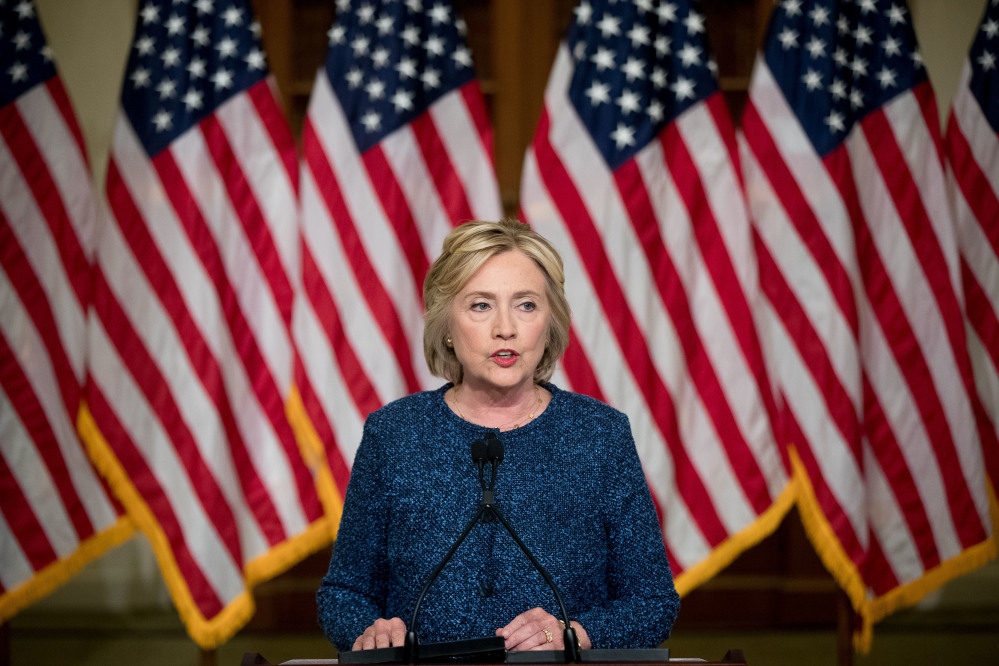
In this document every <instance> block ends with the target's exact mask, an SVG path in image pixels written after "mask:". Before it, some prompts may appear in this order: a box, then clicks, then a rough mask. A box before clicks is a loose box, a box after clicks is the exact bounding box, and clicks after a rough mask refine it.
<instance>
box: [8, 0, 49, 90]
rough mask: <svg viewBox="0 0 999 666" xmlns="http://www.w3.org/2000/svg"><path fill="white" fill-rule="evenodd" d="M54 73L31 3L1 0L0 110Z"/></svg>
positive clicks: (23, 0) (26, 0)
mask: <svg viewBox="0 0 999 666" xmlns="http://www.w3.org/2000/svg"><path fill="white" fill-rule="evenodd" d="M55 73H56V71H55V65H53V64H52V56H51V53H50V52H49V48H48V46H47V45H46V43H45V35H44V34H43V33H42V26H41V25H40V24H39V23H38V16H37V14H36V12H35V5H34V3H33V2H30V1H29V0H0V107H4V106H7V105H8V104H10V103H11V102H13V101H14V100H15V99H17V98H18V97H20V96H21V95H23V94H24V93H25V92H27V91H28V90H30V89H31V88H33V87H34V86H36V85H37V84H39V83H41V82H42V81H47V80H48V79H50V78H52V77H53V76H55Z"/></svg>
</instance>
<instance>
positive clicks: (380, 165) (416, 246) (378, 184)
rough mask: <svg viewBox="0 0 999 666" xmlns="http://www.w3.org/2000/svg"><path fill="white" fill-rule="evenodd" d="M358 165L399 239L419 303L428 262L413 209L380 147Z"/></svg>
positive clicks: (368, 152)
mask: <svg viewBox="0 0 999 666" xmlns="http://www.w3.org/2000/svg"><path fill="white" fill-rule="evenodd" d="M361 161H362V162H363V163H364V168H365V170H366V171H367V172H368V180H369V182H370V183H371V186H372V188H373V189H374V191H375V195H376V197H377V199H378V203H379V205H380V206H381V207H382V210H383V211H384V213H385V219H386V220H388V222H389V224H391V225H392V230H393V231H394V232H395V235H396V238H398V239H399V240H398V246H399V249H400V250H402V252H403V255H404V256H405V257H406V263H407V264H408V265H409V272H410V273H411V274H412V275H413V284H414V285H415V286H416V295H415V297H416V298H417V299H419V298H420V293H419V285H422V284H423V276H424V275H426V274H427V270H429V268H430V261H429V260H428V259H427V253H426V250H425V249H424V248H423V241H422V240H421V239H420V230H419V229H417V227H416V220H415V219H414V218H413V209H412V208H410V206H409V202H408V201H406V195H405V193H404V192H403V191H402V187H400V186H399V181H398V180H397V179H396V176H395V172H394V171H393V170H392V167H391V166H390V165H389V162H388V159H387V158H386V157H385V151H384V150H383V149H382V144H376V145H374V146H372V147H371V148H369V149H368V150H367V152H365V153H364V155H362V156H361Z"/></svg>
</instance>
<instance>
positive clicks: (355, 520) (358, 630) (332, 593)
mask: <svg viewBox="0 0 999 666" xmlns="http://www.w3.org/2000/svg"><path fill="white" fill-rule="evenodd" d="M379 450H380V438H379V436H378V432H377V427H376V426H375V425H374V417H369V418H368V420H367V421H366V422H365V424H364V435H363V437H362V438H361V444H360V446H359V447H358V449H357V454H356V456H355V457H354V464H353V466H352V468H351V473H350V482H349V483H348V485H347V493H346V496H345V498H344V504H343V515H342V516H341V519H340V527H339V530H338V532H337V538H336V542H335V543H334V544H333V555H332V557H331V558H330V566H329V570H328V571H327V573H326V575H325V576H324V577H323V580H322V582H321V583H320V586H319V591H318V592H317V593H316V605H317V607H318V614H319V624H320V626H321V627H322V628H323V631H324V632H325V633H326V637H327V638H329V640H330V642H331V643H333V645H335V646H336V648H337V649H338V650H340V651H342V652H348V651H350V649H351V648H352V647H353V644H354V641H355V640H356V639H357V637H358V636H360V635H361V634H362V633H363V632H364V630H365V629H366V628H368V627H369V626H371V624H372V623H373V622H374V621H375V620H377V619H378V618H380V617H383V614H384V612H385V598H386V588H387V581H388V570H387V564H386V561H385V553H386V545H385V541H386V526H387V522H388V507H387V501H386V497H385V493H384V487H383V486H382V484H381V480H380V478H379V464H378V459H379Z"/></svg>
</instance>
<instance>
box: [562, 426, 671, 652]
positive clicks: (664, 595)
mask: <svg viewBox="0 0 999 666" xmlns="http://www.w3.org/2000/svg"><path fill="white" fill-rule="evenodd" d="M617 416H618V417H619V418H616V419H614V421H613V426H612V427H611V428H610V429H609V432H608V436H607V439H606V440H605V444H606V445H607V447H608V451H607V455H606V457H605V460H606V462H607V466H606V468H605V470H604V476H605V478H606V485H605V488H604V494H603V497H604V498H605V500H604V501H605V506H604V511H605V513H604V525H605V529H606V534H607V548H608V555H607V557H608V562H607V587H608V600H607V601H606V603H603V604H601V605H596V606H593V607H591V608H589V609H586V610H584V611H582V612H580V613H579V614H578V615H577V617H575V618H574V619H576V620H577V621H578V622H579V623H580V624H581V625H582V626H583V628H584V629H586V632H587V635H588V636H589V637H590V641H591V643H592V644H593V647H595V648H652V647H657V646H659V645H660V644H661V643H662V642H663V641H665V640H666V639H667V638H669V634H670V630H671V629H672V627H673V622H674V621H675V620H676V616H677V613H678V612H679V610H680V597H679V595H678V594H677V592H676V588H675V586H674V585H673V576H672V573H671V572H670V566H669V561H668V559H667V556H666V547H665V545H664V544H663V537H662V531H661V529H660V526H659V519H658V517H657V516H656V510H655V506H654V504H653V503H652V496H651V494H650V492H649V487H648V484H647V482H646V480H645V474H644V472H643V470H642V464H641V462H640V460H639V458H638V452H637V450H636V448H635V441H634V438H633V437H632V434H631V426H630V425H629V423H628V418H627V417H626V416H624V415H623V414H620V413H618V414H617Z"/></svg>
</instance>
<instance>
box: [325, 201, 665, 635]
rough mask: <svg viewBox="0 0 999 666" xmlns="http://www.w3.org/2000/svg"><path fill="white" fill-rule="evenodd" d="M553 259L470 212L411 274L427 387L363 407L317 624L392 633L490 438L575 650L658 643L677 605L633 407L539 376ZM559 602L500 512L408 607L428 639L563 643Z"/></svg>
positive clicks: (466, 500) (555, 302) (563, 337)
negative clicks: (568, 622)
mask: <svg viewBox="0 0 999 666" xmlns="http://www.w3.org/2000/svg"><path fill="white" fill-rule="evenodd" d="M564 281H565V279H564V275H563V268H562V260H561V258H560V257H559V255H558V253H557V252H556V251H555V250H554V248H553V247H552V246H551V245H550V244H549V243H548V241H546V240H545V239H544V238H542V237H541V236H540V235H538V234H537V233H536V232H534V231H532V230H531V229H530V228H529V227H528V226H527V225H525V224H522V223H520V222H517V221H503V222H468V223H466V224H462V225H460V226H458V227H457V228H455V229H454V230H453V231H452V232H451V233H450V234H449V235H448V237H447V238H446V239H445V241H444V247H443V251H442V253H441V255H440V257H439V258H438V259H437V261H435V262H434V264H433V266H431V268H430V271H429V272H428V273H427V277H426V281H425V282H424V286H423V300H424V306H425V308H426V327H425V330H424V336H423V347H424V353H425V355H426V360H427V364H428V365H429V367H430V371H431V372H432V373H433V374H434V375H436V376H439V377H442V378H443V379H445V380H447V383H446V384H445V385H443V386H441V387H440V388H438V389H437V390H434V391H424V392H420V393H415V394H413V395H410V396H407V397H405V398H402V399H400V400H397V401H395V402H392V403H390V404H388V405H386V406H385V407H382V408H381V409H379V410H378V411H376V412H374V413H372V414H370V415H369V416H368V418H367V420H366V422H365V425H364V434H363V437H362V439H361V444H360V447H359V448H358V450H357V455H356V457H355V459H354V464H353V468H352V471H351V477H350V483H349V485H348V487H347V493H346V499H345V502H344V507H343V517H342V519H341V521H340V528H339V534H338V536H337V540H336V543H335V544H334V547H333V555H332V558H331V560H330V566H329V571H328V573H327V574H326V576H325V577H324V578H323V581H322V584H321V586H320V588H319V592H318V594H317V601H318V607H319V621H320V624H321V625H322V627H323V629H324V631H325V632H326V635H327V636H328V637H329V639H330V641H332V642H333V644H334V645H336V647H337V648H338V649H340V650H341V651H347V650H351V649H354V650H359V649H370V648H376V647H390V646H401V645H403V641H404V636H405V632H406V625H405V622H404V620H403V619H401V618H406V617H409V614H410V613H412V612H413V605H414V603H415V601H416V599H415V597H416V595H417V593H418V591H419V590H420V589H421V587H422V586H423V585H424V583H426V582H427V579H428V577H429V576H430V573H431V571H432V570H433V569H434V567H435V566H436V565H437V564H438V563H439V562H440V561H441V560H442V558H443V557H444V556H445V554H446V553H447V552H448V549H449V548H450V547H451V545H452V544H453V543H454V542H455V540H456V539H457V538H458V535H459V534H460V533H461V531H462V529H463V527H464V526H465V524H466V523H467V522H468V521H469V519H470V518H471V517H472V515H473V514H474V513H475V511H476V509H477V507H478V505H479V501H480V499H481V489H480V485H479V476H478V473H477V471H476V467H475V466H474V465H473V464H472V460H471V457H470V453H469V447H470V444H471V443H472V442H474V441H476V440H480V439H482V438H483V437H484V436H486V435H487V434H488V433H493V434H495V435H497V436H498V437H499V438H500V439H501V440H502V442H503V445H504V452H503V463H502V465H501V466H499V468H498V473H497V476H496V481H495V498H496V504H497V505H498V506H499V507H501V509H502V515H503V517H505V518H506V520H507V522H508V523H509V524H510V525H512V526H513V528H514V529H515V530H516V531H517V533H518V534H519V535H520V537H521V539H522V540H523V542H524V544H525V545H526V546H527V548H529V549H530V551H531V552H532V553H533V554H534V555H535V557H536V558H537V560H538V561H539V562H540V563H541V564H542V565H543V566H544V568H545V569H546V570H547V571H548V572H549V573H550V574H551V576H552V578H553V579H554V581H555V584H556V585H557V586H558V588H559V589H560V590H561V592H562V595H563V596H564V599H565V605H566V607H567V609H568V612H569V615H570V617H571V619H572V626H573V627H574V628H575V630H576V635H577V637H578V639H579V645H580V647H581V648H583V649H587V648H591V647H595V648H642V647H656V646H658V645H659V644H660V643H661V642H662V641H664V640H665V639H666V638H667V637H668V636H669V632H670V629H671V627H672V625H673V621H674V620H675V619H676V614H677V611H678V610H679V606H680V603H679V597H678V595H677V593H676V590H675V588H674V586H673V579H672V576H671V574H670V568H669V562H668V561H667V558H666V552H665V548H664V546H663V540H662V534H661V532H660V529H659V523H658V521H657V519H656V514H655V509H654V507H653V504H652V498H651V496H650V494H649V489H648V486H647V485H646V481H645V476H644V474H643V472H642V466H641V463H640V462H639V459H638V454H637V451H636V449H635V443H634V440H633V438H632V435H631V428H630V425H629V423H628V418H627V417H626V416H625V415H624V414H622V413H621V412H618V411H616V410H614V409H612V408H611V407H609V406H607V405H605V404H603V403H601V402H599V401H597V400H594V399H592V398H589V397H586V396H583V395H579V394H575V393H571V392H569V391H564V390H561V389H559V388H558V387H557V386H555V385H554V384H552V383H550V381H549V380H550V379H551V376H552V373H553V371H554V370H555V365H556V363H557V362H558V360H559V359H560V358H561V356H562V354H563V352H564V351H565V349H566V346H567V344H568V340H569V324H570V314H569V305H568V302H567V300H566V297H565V291H564ZM558 617H559V615H558V605H557V603H556V599H555V597H554V595H553V593H552V591H551V589H550V588H549V586H548V585H547V583H546V582H545V581H544V579H543V578H542V576H541V575H540V574H539V573H538V572H537V571H536V570H535V568H534V567H533V566H532V565H531V563H530V561H529V559H528V558H527V556H526V555H525V554H524V552H523V551H522V550H521V549H520V547H519V546H518V545H517V543H516V542H515V541H514V540H513V538H512V537H511V536H510V535H509V534H508V533H507V532H506V530H505V529H504V527H503V525H502V523H500V522H499V521H497V520H495V519H492V520H486V521H484V522H480V523H479V524H477V525H476V526H475V527H474V528H473V529H472V531H471V532H470V533H469V534H468V537H467V538H466V539H465V541H464V542H463V543H462V544H461V546H460V547H459V548H458V549H457V551H456V552H455V554H454V556H453V558H452V559H451V560H450V561H449V562H448V564H447V566H446V567H445V568H444V569H443V570H442V571H441V573H440V575H439V577H438V578H437V579H436V580H435V581H434V582H433V584H432V585H431V586H430V588H429V589H428V591H427V593H426V596H425V597H424V598H423V601H422V604H421V605H420V608H419V636H420V640H421V642H423V643H428V642H439V641H454V640H462V639H469V638H480V637H486V636H494V635H496V636H500V637H502V638H503V639H504V642H505V645H506V648H507V649H508V650H531V649H541V650H552V649H561V648H562V647H563V645H562V637H563V632H562V625H561V623H560V621H559V619H558Z"/></svg>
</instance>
